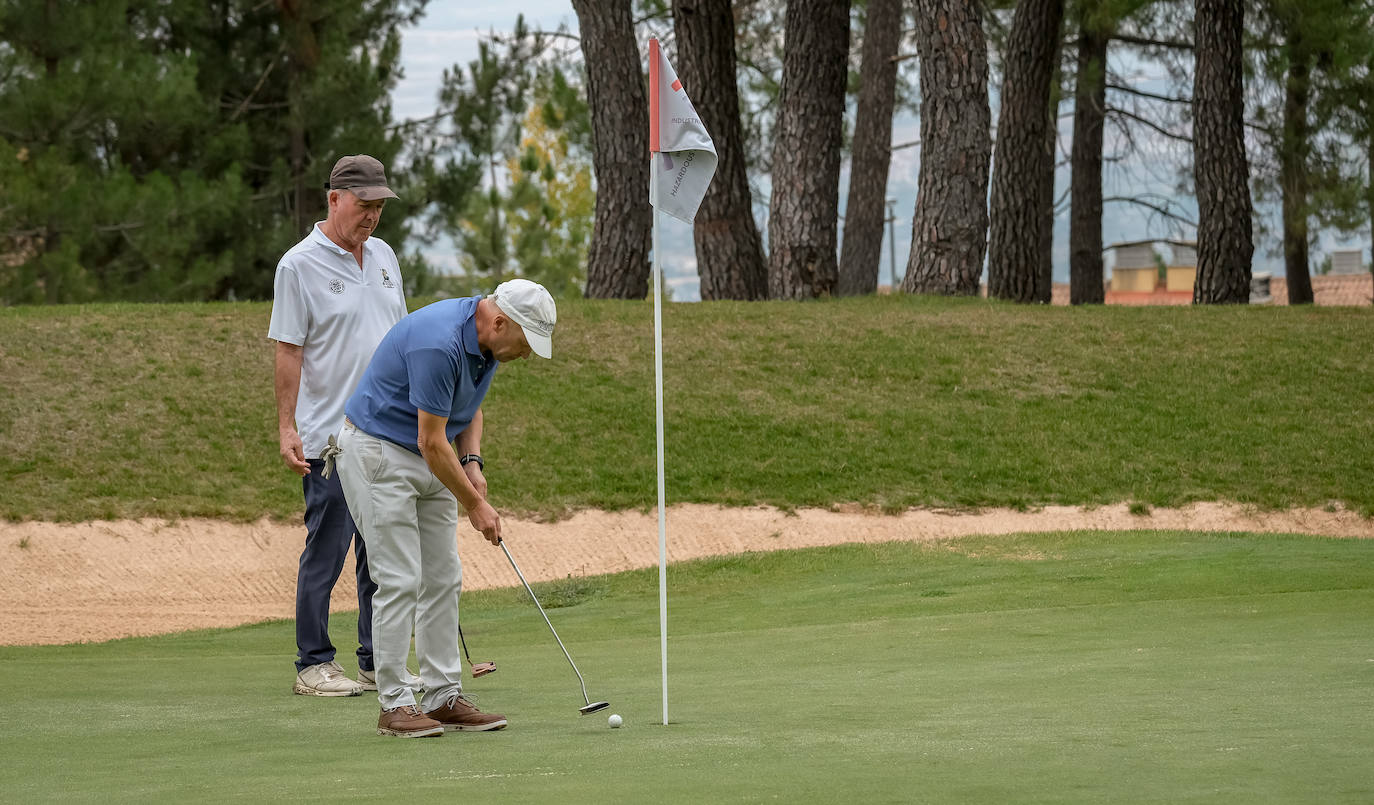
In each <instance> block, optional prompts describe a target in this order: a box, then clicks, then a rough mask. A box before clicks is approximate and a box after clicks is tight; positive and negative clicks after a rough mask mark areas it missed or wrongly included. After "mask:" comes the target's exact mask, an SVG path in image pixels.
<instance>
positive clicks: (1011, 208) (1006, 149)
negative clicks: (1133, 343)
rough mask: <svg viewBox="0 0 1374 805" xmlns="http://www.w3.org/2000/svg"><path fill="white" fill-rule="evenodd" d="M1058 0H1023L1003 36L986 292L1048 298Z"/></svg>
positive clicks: (1061, 9) (1060, 17)
mask: <svg viewBox="0 0 1374 805" xmlns="http://www.w3.org/2000/svg"><path fill="white" fill-rule="evenodd" d="M1063 16H1064V3H1063V0H1022V2H1020V3H1018V4H1017V6H1016V16H1015V18H1014V19H1013V21H1012V26H1011V35H1010V36H1009V37H1008V39H1007V53H1006V58H1005V64H1006V70H1005V75H1004V77H1003V80H1002V107H1001V114H1000V115H999V117H998V121H997V157H996V159H995V160H994V161H993V166H992V202H991V218H992V221H991V236H990V238H989V243H988V295H989V296H993V297H997V298H1001V299H1011V300H1014V301H1017V302H1038V301H1047V299H1046V291H1048V288H1044V287H1042V285H1043V276H1042V274H1043V271H1042V258H1041V254H1042V242H1043V241H1042V235H1043V230H1042V227H1043V226H1044V220H1045V212H1044V209H1043V204H1044V192H1043V181H1044V178H1043V177H1044V175H1045V160H1046V159H1049V160H1051V161H1052V160H1053V156H1054V155H1053V153H1050V154H1046V153H1045V141H1046V133H1045V129H1046V126H1048V124H1049V116H1048V115H1047V114H1046V112H1045V110H1046V109H1047V108H1048V107H1049V104H1050V83H1051V79H1052V78H1053V76H1054V67H1055V64H1054V63H1055V54H1056V53H1058V50H1059V38H1060V37H1059V31H1060V23H1061V22H1062V21H1063Z"/></svg>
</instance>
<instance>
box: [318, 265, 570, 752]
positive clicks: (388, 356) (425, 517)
mask: <svg viewBox="0 0 1374 805" xmlns="http://www.w3.org/2000/svg"><path fill="white" fill-rule="evenodd" d="M556 320H557V310H556V309H555V306H554V302H553V297H552V296H550V295H549V292H548V291H547V290H545V289H544V288H543V286H541V285H539V284H537V283H534V282H530V281H529V280H523V279H517V280H511V281H509V282H503V283H501V285H499V286H497V288H496V291H495V293H493V294H492V295H491V296H489V297H481V296H474V297H470V298H467V299H447V300H444V301H441V302H435V303H434V304H432V305H428V306H426V307H423V308H421V309H419V310H417V311H415V312H414V313H412V314H410V315H409V316H407V317H405V318H404V319H402V320H401V321H400V322H399V323H398V324H397V325H396V326H395V327H393V328H391V331H390V332H388V333H387V334H386V337H385V338H383V339H382V342H381V344H379V345H378V346H377V351H376V352H375V353H374V354H373V356H372V362H371V363H370V364H368V367H367V371H366V372H364V374H363V378H362V380H361V381H360V382H359V384H358V388H357V390H356V391H355V392H354V393H353V396H352V397H350V398H349V400H348V402H347V404H346V405H345V407H344V412H345V414H346V419H345V420H344V427H343V432H342V433H341V435H340V437H339V449H340V450H341V451H342V453H341V455H340V456H339V457H338V462H339V465H340V466H339V469H340V473H339V474H340V477H341V478H342V480H343V488H344V496H345V498H347V500H348V508H349V511H350V512H352V515H353V519H354V520H355V521H356V522H357V524H358V526H359V529H360V530H361V531H362V532H363V533H364V534H367V550H368V561H369V565H370V567H371V570H372V579H373V581H374V582H376V584H377V592H376V594H375V595H374V596H373V604H372V606H373V610H372V613H373V614H372V639H373V658H374V661H375V664H376V668H377V698H378V700H379V701H380V702H381V706H382V712H381V715H380V717H379V718H378V721H377V732H378V733H380V734H382V735H396V736H400V737H427V736H438V735H442V734H444V732H445V731H446V730H449V731H452V730H478V731H481V730H494V729H501V728H502V727H504V726H506V719H505V717H504V716H501V715H499V714H495V713H483V712H481V711H480V710H478V709H477V708H476V707H474V706H473V705H472V703H471V702H469V701H468V700H467V699H465V698H464V697H463V695H462V694H463V684H462V663H461V660H460V658H459V655H458V596H459V593H460V591H461V589H462V566H461V564H460V562H459V560H458V549H457V545H456V543H455V541H454V533H455V531H456V529H457V526H458V506H459V504H461V505H462V507H463V510H464V511H465V512H466V514H467V518H468V522H469V523H471V524H472V527H473V528H475V529H476V530H478V531H480V532H482V535H483V536H484V537H486V539H487V541H488V542H490V543H492V544H493V545H495V544H497V543H498V542H499V541H500V538H501V518H500V517H499V516H498V515H497V513H496V510H495V509H494V508H492V506H491V504H490V503H488V502H487V500H486V492H487V482H486V479H485V478H484V477H483V475H482V458H481V454H482V400H483V398H484V397H485V396H486V393H487V389H488V388H490V386H491V381H492V378H493V377H495V375H496V370H497V368H498V367H499V366H500V364H501V363H502V362H505V361H513V360H518V359H520V358H525V357H528V356H529V355H530V353H531V352H533V353H534V354H536V355H539V356H540V357H543V358H549V357H552V355H553V327H554V324H555V322H556ZM455 442H456V448H457V450H456V452H455V449H454V448H455ZM460 456H461V458H460ZM412 629H413V630H414V634H415V653H416V656H417V657H418V659H419V663H420V680H421V682H420V685H419V686H418V687H419V688H423V691H424V693H423V698H422V699H421V700H420V701H419V702H417V701H416V692H417V685H416V684H415V683H414V682H413V681H412V680H410V679H409V678H408V677H409V675H408V674H407V673H406V671H405V661H406V656H407V654H408V653H409V651H410V635H411V631H412ZM417 705H418V706H417Z"/></svg>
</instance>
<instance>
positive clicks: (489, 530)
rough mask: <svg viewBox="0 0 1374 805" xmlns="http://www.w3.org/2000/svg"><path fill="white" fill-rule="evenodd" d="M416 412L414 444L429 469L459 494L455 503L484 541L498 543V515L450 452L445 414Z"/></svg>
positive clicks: (499, 527)
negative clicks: (415, 443) (417, 417)
mask: <svg viewBox="0 0 1374 805" xmlns="http://www.w3.org/2000/svg"><path fill="white" fill-rule="evenodd" d="M418 413H419V426H420V427H419V438H418V439H417V445H418V447H419V448H420V455H421V456H424V459H425V464H427V465H429V471H430V472H432V473H434V477H436V478H438V479H439V480H440V481H442V482H443V484H444V486H446V487H448V489H449V491H450V492H452V493H453V496H454V497H456V498H458V503H459V504H461V505H462V507H463V509H464V510H466V511H467V515H468V522H470V523H472V527H473V528H475V529H477V530H478V531H481V532H482V536H484V537H486V538H487V542H490V543H491V544H492V545H496V544H498V543H499V542H500V541H501V518H500V516H499V515H497V513H496V509H494V508H492V506H491V504H490V503H488V502H487V501H486V500H485V499H484V498H483V497H482V496H481V495H480V494H479V493H478V492H477V489H476V488H475V487H474V486H473V485H472V481H470V480H468V476H467V473H465V472H464V471H463V468H462V466H461V465H459V464H458V454H457V453H454V452H453V445H452V444H450V443H449V441H448V434H447V433H445V432H444V426H445V425H447V424H448V417H445V416H435V415H434V414H431V413H429V412H428V411H419V412H418ZM473 421H474V422H476V421H477V420H475V419H474V420H473ZM470 427H471V426H469V428H470ZM479 430H480V426H479Z"/></svg>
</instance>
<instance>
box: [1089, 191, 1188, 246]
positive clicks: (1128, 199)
mask: <svg viewBox="0 0 1374 805" xmlns="http://www.w3.org/2000/svg"><path fill="white" fill-rule="evenodd" d="M1108 202H1119V203H1122V204H1135V205H1138V206H1141V207H1146V208H1149V209H1151V210H1154V211H1155V212H1157V213H1159V214H1160V215H1163V216H1164V217H1165V218H1170V219H1172V220H1175V221H1178V222H1180V223H1184V224H1188V225H1189V226H1197V221H1190V220H1188V219H1187V218H1184V217H1183V216H1181V215H1178V214H1177V213H1174V212H1170V211H1169V209H1168V208H1167V207H1160V206H1159V205H1157V204H1151V203H1150V202H1148V201H1144V200H1142V199H1139V198H1135V197H1133V196H1108V197H1106V198H1104V199H1102V203H1103V204H1106V203H1108ZM1109 248H1110V247H1109ZM1106 250H1107V249H1103V250H1102V251H1104V252H1105V251H1106Z"/></svg>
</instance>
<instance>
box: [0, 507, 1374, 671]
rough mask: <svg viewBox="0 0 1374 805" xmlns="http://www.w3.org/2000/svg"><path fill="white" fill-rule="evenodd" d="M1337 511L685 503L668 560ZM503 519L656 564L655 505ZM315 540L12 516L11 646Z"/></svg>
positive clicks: (284, 602)
mask: <svg viewBox="0 0 1374 805" xmlns="http://www.w3.org/2000/svg"><path fill="white" fill-rule="evenodd" d="M1331 509H1332V510H1327V509H1296V510H1290V511H1282V512H1265V511H1258V510H1255V509H1252V508H1248V507H1244V506H1239V505H1235V504H1223V503H1199V504H1194V505H1191V506H1188V507H1185V508H1181V509H1155V510H1153V511H1151V512H1149V513H1148V514H1132V513H1131V512H1130V511H1129V510H1128V507H1127V506H1126V505H1124V504H1122V505H1115V506H1103V507H1099V508H1092V509H1083V508H1077V507H1065V506H1050V507H1046V508H1043V509H1039V510H1035V511H1027V512H1017V511H1008V510H985V511H981V512H976V513H967V512H942V511H931V510H913V511H908V512H905V513H902V514H899V515H885V514H880V513H874V512H869V511H863V510H858V509H855V508H839V509H836V510H820V509H804V510H800V511H797V512H792V513H788V512H782V511H779V510H777V509H772V508H766V507H755V508H721V507H717V506H705V505H678V506H671V507H669V509H668V543H669V547H668V556H669V561H676V560H683V559H693V558H698V557H703V556H713V555H720V554H731V553H741V552H745V551H770V550H780V549H785V548H802V547H810V546H817V545H834V544H838V543H847V542H885V541H892V540H942V539H951V538H955V537H960V536H967V535H976V534H988V535H996V534H1011V533H1019V532H1042V531H1062V530H1078V529H1109V530H1132V529H1188V530H1196V531H1257V532H1270V533H1297V534H1311V535H1316V536H1328V537H1348V538H1366V539H1367V538H1371V537H1374V520H1370V519H1366V518H1363V517H1361V516H1360V515H1359V514H1358V513H1355V512H1350V511H1345V510H1343V509H1341V508H1339V507H1331ZM503 523H504V529H505V531H504V533H505V537H506V542H507V544H508V545H509V546H510V548H511V552H512V553H513V554H514V555H515V558H516V561H518V562H519V563H520V568H521V570H523V571H524V572H525V575H526V577H527V578H529V580H530V581H531V582H534V581H540V580H548V579H554V578H562V577H564V576H567V575H569V574H571V575H574V576H578V575H589V574H595V573H609V572H614V571H619V570H627V569H632V568H640V567H650V566H654V565H656V564H657V563H658V525H657V514H656V513H654V512H649V513H644V512H614V513H611V512H599V511H584V512H581V513H578V514H576V515H574V516H573V517H571V518H569V519H566V520H561V521H559V522H555V523H546V522H533V521H522V520H518V519H514V518H506V519H504V520H503ZM464 525H466V524H464ZM304 542H305V528H304V526H303V525H301V524H299V522H293V523H281V522H274V521H268V520H262V521H259V522H256V523H248V524H244V523H228V522H220V521H214V520H199V519H192V520H180V521H176V522H168V521H164V520H129V521H100V522H88V523H76V524H72V523H46V522H23V523H7V524H3V525H0V556H3V561H4V566H5V567H8V568H9V569H10V570H9V572H10V574H11V582H10V584H8V585H7V586H5V587H4V588H0V645H30V644H59V643H79V642H95V641H104V640H112V639H115V638H121V637H131V636H140V635H154V634H165V633H168V632H178V631H183V630H187V629H204V628H214V627H226V626H236V625H240V624H245V623H253V622H257V621H263V620H270V619H273V618H291V617H293V614H294V601H295V588H296V566H297V562H298V561H299V558H300V550H301V547H302V545H303V544H304ZM458 549H459V555H460V556H461V557H462V560H463V584H464V589H467V590H475V589H483V588H489V587H504V586H512V585H515V584H518V583H519V580H518V579H517V578H516V577H515V574H514V572H513V571H512V570H511V569H510V565H509V564H507V562H506V559H505V556H504V555H503V554H502V553H501V551H500V550H499V549H497V548H495V547H493V546H491V545H489V544H487V543H486V542H485V541H484V540H482V538H481V536H480V535H478V534H476V533H475V532H472V531H470V530H468V529H467V528H466V527H464V528H462V529H460V531H459V534H458ZM356 595H357V593H356V585H355V583H354V577H353V563H352V559H351V558H350V560H349V562H348V564H347V565H346V566H345V567H344V571H343V576H342V578H341V579H340V581H339V584H338V585H337V586H336V587H335V590H334V596H333V600H332V604H331V607H332V610H333V611H345V610H350V609H353V610H356V609H357V600H356Z"/></svg>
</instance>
